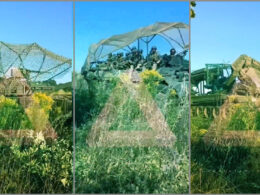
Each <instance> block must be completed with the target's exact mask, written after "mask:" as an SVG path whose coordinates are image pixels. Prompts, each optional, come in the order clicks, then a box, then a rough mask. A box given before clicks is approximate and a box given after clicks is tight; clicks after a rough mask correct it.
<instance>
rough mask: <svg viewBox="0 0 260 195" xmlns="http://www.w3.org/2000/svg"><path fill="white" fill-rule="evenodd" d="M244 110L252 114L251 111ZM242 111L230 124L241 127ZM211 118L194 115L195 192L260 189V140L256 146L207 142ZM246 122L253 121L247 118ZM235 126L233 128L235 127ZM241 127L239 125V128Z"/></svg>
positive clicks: (229, 191) (193, 157)
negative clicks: (205, 140) (211, 143)
mask: <svg viewBox="0 0 260 195" xmlns="http://www.w3.org/2000/svg"><path fill="white" fill-rule="evenodd" d="M247 111H248V110H246V113H244V114H245V115H250V113H249V112H247ZM235 116H237V117H238V116H239V117H241V113H237V114H236V115H233V117H232V119H231V121H230V123H229V124H232V125H233V128H235V127H240V126H239V124H240V123H241V120H238V118H236V117H235ZM212 121H213V119H212V118H205V117H204V116H192V118H191V133H192V134H191V135H192V137H191V191H192V193H213V194H215V193H216V194H217V193H221V194H225V193H226V194H227V193H230V194H231V193H257V192H259V190H260V177H259V170H260V169H259V154H260V150H259V143H258V145H257V143H256V145H255V146H250V147H249V146H243V145H241V146H231V145H223V146H220V145H218V146H216V145H210V144H206V143H205V142H204V141H203V136H204V135H205V133H207V130H210V129H209V127H210V125H211V122H212ZM244 122H245V125H246V126H249V124H250V123H251V122H252V121H251V120H247V122H246V121H244ZM233 130H234V129H233ZM238 130H240V128H239V129H238Z"/></svg>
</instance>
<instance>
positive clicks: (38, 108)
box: [0, 93, 72, 193]
mask: <svg viewBox="0 0 260 195" xmlns="http://www.w3.org/2000/svg"><path fill="white" fill-rule="evenodd" d="M0 116H1V118H0V134H1V133H3V132H4V131H5V130H14V131H17V130H20V131H23V130H24V129H27V130H28V129H33V130H34V131H36V132H38V133H37V136H36V137H26V138H11V137H8V138H7V137H5V138H3V137H2V138H1V140H0V159H1V161H0V193H71V192H72V127H71V126H72V114H71V113H63V111H62V108H61V107H59V106H57V105H56V104H55V101H54V100H53V99H52V98H51V97H50V96H48V95H46V94H44V93H35V94H34V95H33V100H32V102H31V104H30V106H29V107H28V108H26V109H24V108H23V107H22V106H21V105H20V104H19V103H18V101H16V100H14V99H9V98H5V97H3V96H1V97H0ZM50 126H51V127H52V128H53V129H54V130H55V132H56V133H57V136H58V138H57V140H52V139H45V138H44V131H46V128H48V127H50ZM0 137H1V136H0Z"/></svg>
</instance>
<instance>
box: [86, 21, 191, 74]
mask: <svg viewBox="0 0 260 195" xmlns="http://www.w3.org/2000/svg"><path fill="white" fill-rule="evenodd" d="M154 35H160V36H162V37H163V38H164V39H166V41H168V42H169V43H170V44H171V45H172V46H173V45H174V46H176V47H181V48H182V49H188V47H189V45H188V44H189V26H188V25H187V24H184V23H165V22H158V23H155V24H153V25H150V26H147V27H143V28H139V29H137V30H135V31H132V32H128V33H125V34H121V35H115V36H112V37H110V38H108V39H104V40H101V41H100V42H98V43H97V44H92V45H91V46H90V47H89V50H88V57H87V59H86V61H85V64H84V66H83V67H82V71H85V70H88V69H89V67H90V63H91V62H95V61H98V60H99V59H101V58H104V57H105V56H107V55H108V54H109V53H112V52H115V51H117V50H119V49H122V48H124V47H126V46H128V45H130V44H131V43H133V42H134V41H136V40H137V39H139V38H140V39H141V38H143V37H151V36H154Z"/></svg>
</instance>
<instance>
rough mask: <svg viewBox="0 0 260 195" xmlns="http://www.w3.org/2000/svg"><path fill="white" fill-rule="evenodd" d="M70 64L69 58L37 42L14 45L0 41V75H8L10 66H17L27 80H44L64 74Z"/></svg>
mask: <svg viewBox="0 0 260 195" xmlns="http://www.w3.org/2000/svg"><path fill="white" fill-rule="evenodd" d="M71 64H72V62H71V59H68V58H65V57H62V56H59V55H56V54H54V53H53V52H51V51H48V50H46V49H44V48H42V47H41V46H39V45H38V44H37V43H32V44H19V45H14V44H9V43H5V42H2V41H0V77H6V76H7V77H8V75H9V74H10V70H11V69H12V68H18V69H20V71H21V73H22V74H23V77H25V78H26V79H27V80H29V81H33V82H34V81H46V80H50V79H55V78H57V77H60V76H62V75H64V74H66V73H67V71H69V70H70V68H71Z"/></svg>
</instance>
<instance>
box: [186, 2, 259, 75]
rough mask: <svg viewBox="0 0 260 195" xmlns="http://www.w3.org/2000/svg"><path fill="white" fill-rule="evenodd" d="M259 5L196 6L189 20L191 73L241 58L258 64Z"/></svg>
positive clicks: (210, 4) (202, 4)
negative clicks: (252, 59) (212, 64)
mask: <svg viewBox="0 0 260 195" xmlns="http://www.w3.org/2000/svg"><path fill="white" fill-rule="evenodd" d="M259 10H260V2H197V6H196V8H195V13H196V18H194V19H191V40H190V41H191V70H196V69H199V68H203V67H205V64H206V63H222V62H226V63H233V62H234V61H235V60H236V59H237V58H238V57H239V56H240V55H241V54H247V55H248V56H250V57H253V58H254V59H256V60H258V61H260V49H259V46H260V25H259V19H260V11H259Z"/></svg>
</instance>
